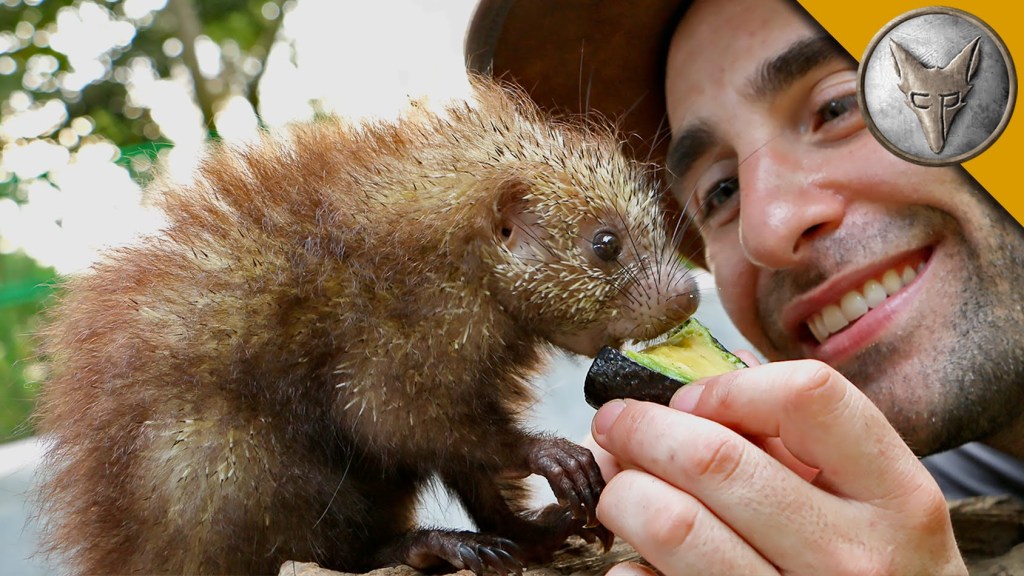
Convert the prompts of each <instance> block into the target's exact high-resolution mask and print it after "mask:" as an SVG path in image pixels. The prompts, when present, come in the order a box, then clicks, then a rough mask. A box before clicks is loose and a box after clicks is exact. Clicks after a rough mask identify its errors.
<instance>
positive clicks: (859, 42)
mask: <svg viewBox="0 0 1024 576" xmlns="http://www.w3.org/2000/svg"><path fill="white" fill-rule="evenodd" d="M800 4H801V5H803V7H804V9H805V10H807V12H808V13H809V14H810V15H811V16H813V17H814V18H815V19H816V20H817V21H818V23H819V24H821V25H822V27H824V28H825V29H826V30H828V32H829V33H830V34H832V36H834V37H835V39H836V40H838V41H839V43H840V44H842V45H843V47H844V48H846V50H847V51H848V52H849V53H850V54H852V55H853V56H854V57H855V58H857V59H858V60H860V59H861V57H863V55H864V51H865V50H867V47H868V44H869V43H870V42H871V39H872V38H874V37H875V34H876V33H878V32H879V31H880V30H881V29H882V28H883V27H885V25H886V24H888V23H889V22H890V21H892V20H893V19H895V18H896V17H898V16H900V15H902V14H904V13H906V12H909V11H911V10H916V9H918V8H927V7H930V6H939V5H941V6H948V7H950V8H957V9H959V10H963V11H964V12H967V13H969V14H973V15H974V16H976V17H978V18H979V19H981V20H982V21H983V22H985V23H986V24H988V25H989V27H990V28H992V29H993V30H995V32H996V34H998V35H999V37H1000V38H1001V39H1002V40H1003V43H1005V44H1006V47H1007V49H1008V50H1009V51H1010V58H1011V59H1012V60H1013V63H1014V68H1015V70H1016V75H1017V85H1018V87H1017V97H1016V101H1015V104H1014V111H1013V116H1012V117H1011V118H1010V122H1009V124H1007V126H1006V129H1005V131H1004V132H1003V134H1002V136H1000V137H999V138H998V139H997V140H996V141H995V143H994V144H992V146H991V147H990V148H989V149H988V150H985V151H984V152H982V153H981V154H979V155H978V156H976V157H975V158H973V159H971V160H968V161H967V162H965V163H964V164H963V166H964V167H965V168H966V169H967V171H968V172H970V173H971V175H972V176H974V178H975V179H976V180H977V181H978V182H979V183H981V185H982V186H984V187H985V189H986V190H988V192H989V193H990V194H991V195H992V196H993V197H994V198H995V199H996V200H998V201H999V202H1000V203H1001V204H1002V205H1003V206H1004V207H1005V208H1006V209H1007V211H1009V212H1010V213H1011V214H1012V215H1013V217H1014V218H1016V219H1017V221H1018V222H1022V223H1024V186H1021V184H1020V180H1021V178H1020V175H1019V174H1020V172H1019V170H1020V167H1019V166H1017V163H1018V162H1021V161H1024V154H1022V152H1024V106H1022V105H1021V89H1020V77H1021V73H1022V70H1021V66H1024V17H1021V14H1020V7H1019V5H1018V4H1017V3H1016V2H1007V1H1006V0H943V1H941V2H940V3H939V2H922V1H920V0H917V1H914V0H886V1H885V2H877V1H874V2H858V3H855V4H851V3H849V2H835V1H834V0H800ZM1013 172H1016V173H1017V178H1016V181H1017V183H1016V184H1014V183H1013V182H1012V181H1011V174H1012V173H1013Z"/></svg>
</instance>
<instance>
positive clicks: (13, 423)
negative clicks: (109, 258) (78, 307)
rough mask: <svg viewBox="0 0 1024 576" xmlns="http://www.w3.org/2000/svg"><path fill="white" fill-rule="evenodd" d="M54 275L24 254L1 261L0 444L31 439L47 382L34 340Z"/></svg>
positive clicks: (3, 255)
mask: <svg viewBox="0 0 1024 576" xmlns="http://www.w3.org/2000/svg"><path fill="white" fill-rule="evenodd" d="M53 282H54V272H53V270H51V269H48V268H42V267H40V266H38V265H37V264H36V263H35V261H33V260H32V259H31V258H29V257H28V256H25V255H24V254H21V253H14V254H2V255H0V441H4V440H13V439H16V438H21V437H24V436H28V435H29V434H31V432H32V428H31V424H30V422H29V421H28V415H29V413H30V412H31V410H32V398H33V397H34V396H35V392H36V390H37V387H38V385H39V381H40V379H41V378H42V376H43V367H42V365H41V364H40V363H39V362H38V361H36V359H35V358H34V352H33V344H34V341H33V338H32V334H33V333H34V332H35V331H36V329H37V328H38V324H39V320H40V316H39V312H40V311H42V309H43V306H44V304H45V302H46V298H47V296H49V294H50V292H51V287H52V285H53Z"/></svg>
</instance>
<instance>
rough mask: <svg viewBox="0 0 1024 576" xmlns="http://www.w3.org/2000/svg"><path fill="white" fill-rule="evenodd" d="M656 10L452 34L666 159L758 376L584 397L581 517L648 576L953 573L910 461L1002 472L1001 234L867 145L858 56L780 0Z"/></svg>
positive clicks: (1017, 241)
mask: <svg viewBox="0 0 1024 576" xmlns="http://www.w3.org/2000/svg"><path fill="white" fill-rule="evenodd" d="M680 4H681V3H680V2H678V1H673V2H652V1H648V2H608V3H605V4H599V3H594V2H582V1H572V0H564V1H562V2H555V3H539V2H537V3H531V2H518V3H516V2H507V1H506V2H496V1H486V0H485V1H484V2H482V4H481V7H480V10H479V11H478V13H477V15H476V18H475V21H474V24H473V27H472V28H471V30H470V34H469V37H468V42H467V54H468V55H469V58H470V64H471V67H475V68H477V69H490V71H492V72H493V73H494V74H495V75H500V76H503V77H508V78H511V79H514V80H517V81H519V82H520V83H521V84H522V85H523V86H525V87H526V88H527V89H529V90H531V92H532V94H533V95H534V98H535V99H536V100H538V102H539V103H541V104H542V105H545V106H551V107H553V108H557V109H560V110H569V111H579V110H581V109H582V110H583V111H588V110H589V111H596V112H599V113H601V114H603V115H605V116H610V117H612V118H617V119H619V122H620V125H621V126H623V127H624V128H625V129H627V130H631V131H635V132H637V133H638V134H639V135H640V136H641V137H642V138H643V140H642V141H643V142H644V143H646V147H644V146H636V145H635V142H636V141H634V147H635V148H636V149H637V150H638V153H639V154H640V155H645V154H646V151H647V150H652V149H653V150H654V155H655V156H656V157H659V158H663V159H664V162H665V165H666V167H667V172H668V173H669V174H670V179H671V181H672V188H671V189H672V194H673V196H674V198H675V199H676V200H677V201H678V203H679V204H680V206H682V207H683V208H684V209H685V211H686V213H687V215H688V216H690V217H691V218H692V224H693V226H692V227H691V230H692V231H699V235H700V239H701V240H702V242H703V247H704V250H703V252H702V253H700V254H698V255H697V260H698V261H700V262H704V263H706V265H707V267H708V269H709V270H710V271H711V272H712V273H713V274H714V276H715V278H716V280H717V284H718V286H719V289H720V291H721V299H722V302H723V304H724V305H725V307H726V310H727V311H728V312H729V314H730V316H731V318H732V319H733V321H734V322H735V323H736V325H737V327H738V328H739V329H740V330H741V332H742V333H743V334H744V335H745V336H746V337H747V338H748V339H749V340H750V341H751V342H752V343H753V344H754V345H755V346H757V347H758V349H759V350H760V351H761V352H762V353H763V354H764V355H765V356H766V357H767V358H768V359H770V360H772V361H773V362H771V363H769V364H765V365H762V366H756V367H753V368H751V369H748V370H742V371H739V372H734V373H731V374H728V375H725V376H721V377H717V378H712V379H707V380H705V381H703V382H701V383H699V384H697V385H692V386H687V387H685V388H683V389H682V390H681V391H680V392H678V393H677V394H676V397H675V398H674V399H673V402H672V405H671V407H669V408H665V407H662V406H656V405H652V404H647V403H641V402H633V401H627V402H612V403H609V404H608V405H606V406H605V407H604V408H602V409H601V410H600V411H599V412H598V414H597V416H596V417H595V421H594V437H595V439H596V440H597V442H598V444H599V445H600V447H601V448H603V449H604V450H605V451H607V452H606V453H603V454H601V457H602V459H603V463H604V471H605V473H606V475H608V476H610V477H612V476H613V477H612V478H611V480H610V482H609V485H608V487H607V489H606V491H605V493H604V494H603V496H602V498H601V505H600V508H599V515H600V518H601V520H602V521H603V522H604V523H605V524H606V525H607V526H608V527H609V528H611V529H612V530H613V531H614V532H615V533H616V534H618V535H619V536H621V537H623V538H625V539H626V540H628V541H629V542H630V543H632V544H633V545H634V546H635V547H636V548H637V549H638V550H639V551H640V552H641V553H642V554H643V555H644V556H645V557H646V558H647V559H648V560H650V561H651V562H652V563H653V564H654V565H655V566H656V567H658V568H659V569H660V570H661V571H662V572H663V573H665V574H669V575H678V574H780V573H785V574H821V573H829V574H963V573H965V572H966V569H965V566H964V563H963V560H962V559H961V558H960V556H959V553H958V551H957V549H956V543H955V540H954V538H953V535H952V530H951V528H950V520H949V516H948V512H947V509H946V506H945V503H944V501H943V497H942V492H941V491H940V489H939V487H938V485H937V483H936V481H935V479H934V478H933V477H932V476H931V475H929V473H928V471H927V470H926V468H925V467H924V466H923V465H922V463H921V462H920V461H919V460H918V458H917V457H918V456H924V455H928V454H933V453H936V452H939V451H942V450H946V449H950V448H954V447H957V446H960V445H963V444H965V443H968V442H975V441H980V442H983V443H984V444H980V445H979V446H987V447H988V448H984V449H985V450H988V449H998V451H999V452H997V454H1005V455H1008V456H998V457H999V458H1002V459H1003V460H1002V462H1009V463H1011V464H1010V465H1009V466H1010V468H1011V471H1010V472H1009V474H1011V475H1012V474H1020V473H1021V471H1020V467H1019V466H1020V465H1019V462H1018V461H1017V460H1015V459H1014V458H1013V457H1014V456H1015V457H1017V458H1020V457H1021V456H1024V411H1021V410H1020V406H1021V405H1022V400H1024V331H1022V330H1021V328H1020V326H1022V325H1024V307H1022V306H1021V305H1020V300H1019V296H1020V295H1021V294H1024V260H1022V258H1024V234H1022V229H1021V227H1020V225H1019V224H1018V223H1016V222H1015V221H1014V220H1013V219H1012V218H1011V217H1010V216H1009V215H1008V214H1007V213H1006V212H1005V211H1004V210H1003V209H1002V208H1001V207H1000V206H999V205H998V204H997V203H996V202H994V201H993V200H992V199H991V198H990V197H989V196H988V194H986V193H985V192H984V191H983V190H981V189H980V188H979V187H978V186H977V185H976V184H975V183H974V182H973V180H971V179H970V178H969V177H968V176H967V175H966V174H965V173H964V172H963V171H961V170H960V169H958V168H930V167H922V166H918V165H914V164H910V163H907V162H905V161H902V160H900V159H898V158H897V157H895V156H894V155H892V154H891V153H889V152H888V151H887V150H886V149H885V148H883V147H882V145H881V144H879V143H878V142H877V141H876V140H875V139H874V138H873V137H872V136H871V134H870V133H869V131H868V130H867V129H866V128H865V124H864V121H863V118H862V116H861V114H860V111H859V110H858V108H857V97H856V82H857V79H856V77H857V65H856V62H855V61H854V60H853V59H851V58H850V57H849V55H847V54H846V53H845V52H844V51H843V50H842V49H841V48H840V47H839V46H838V45H837V44H835V42H834V41H833V40H832V39H831V38H830V37H829V36H828V35H827V34H826V33H825V32H823V31H822V30H821V29H820V28H819V27H818V26H817V25H816V24H815V23H814V22H813V21H811V20H809V19H808V18H807V17H806V15H805V14H804V13H803V12H802V10H800V8H799V7H798V6H797V5H795V4H793V3H790V2H787V1H786V0H696V1H695V2H693V3H692V5H690V4H687V3H682V5H680ZM531 10H537V13H532V14H531ZM545 10H547V16H545V14H544V11H545ZM663 33H664V36H665V38H666V40H665V41H664V42H661V43H659V42H658V41H657V40H658V38H661V37H662V36H663ZM645 38H648V39H653V40H650V41H647V40H644V39H645ZM602 63H606V64H607V66H604V65H602ZM662 90H663V92H661V91H662ZM651 108H658V109H659V110H660V111H659V112H658V115H657V117H656V118H655V117H652V116H651V115H650V109H651ZM665 112H667V115H666V114H665ZM652 118H655V119H656V120H662V119H664V120H665V122H664V126H667V127H668V129H669V130H670V132H671V134H670V135H669V136H668V137H667V138H665V137H664V134H663V133H660V132H658V129H659V126H658V125H657V123H656V122H655V121H654V120H653V119H652ZM938 468H939V469H940V470H939V472H938V473H939V475H940V476H941V475H942V474H946V475H947V476H948V477H950V478H953V479H954V480H955V478H954V477H955V474H950V471H949V468H948V465H939V466H938ZM1016 482H1017V485H1018V486H1019V485H1020V479H1019V478H1017V479H1016ZM1011 483H1012V482H1011ZM629 569H634V570H635V569H637V568H629Z"/></svg>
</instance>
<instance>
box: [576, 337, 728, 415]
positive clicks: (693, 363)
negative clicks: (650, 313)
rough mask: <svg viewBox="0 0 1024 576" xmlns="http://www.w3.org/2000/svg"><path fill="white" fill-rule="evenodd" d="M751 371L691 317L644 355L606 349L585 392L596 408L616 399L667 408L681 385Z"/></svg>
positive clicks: (596, 361) (590, 374)
mask: <svg viewBox="0 0 1024 576" xmlns="http://www.w3.org/2000/svg"><path fill="white" fill-rule="evenodd" d="M746 366H747V365H746V364H745V363H744V362H743V361H742V360H740V359H739V358H737V357H736V356H735V355H733V354H732V353H730V352H729V351H728V350H726V349H725V347H724V346H722V344H721V343H720V342H719V341H718V340H715V338H714V336H712V335H711V332H710V331H708V329H707V328H706V327H705V326H704V325H703V324H701V323H700V322H698V321H697V319H695V318H690V319H689V320H687V321H686V322H684V323H683V324H681V325H679V326H677V327H676V328H673V329H672V330H671V331H670V332H669V333H668V336H667V338H666V339H665V341H664V342H660V343H658V344H654V345H652V346H648V347H647V348H644V349H643V350H640V351H633V350H627V351H625V352H620V351H619V350H616V349H615V348H611V347H608V346H606V347H604V348H602V349H601V351H600V352H599V353H598V354H597V356H596V357H595V358H594V362H593V363H592V364H591V365H590V370H589V371H588V372H587V378H586V380H585V382H584V385H583V392H584V395H585V397H586V399H587V403H589V404H590V405H591V406H593V407H595V408H600V407H601V405H603V404H604V403H605V402H607V401H609V400H612V399H615V398H634V399H637V400H646V401H648V402H657V403H658V404H665V405H667V404H668V402H669V400H671V399H672V395H673V394H674V393H675V391H676V390H678V389H679V387H680V386H684V385H686V384H689V383H690V382H693V381H694V380H697V379H700V378H705V377H707V376H715V375H717V374H722V373H725V372H729V371H731V370H737V369H739V368H745V367H746Z"/></svg>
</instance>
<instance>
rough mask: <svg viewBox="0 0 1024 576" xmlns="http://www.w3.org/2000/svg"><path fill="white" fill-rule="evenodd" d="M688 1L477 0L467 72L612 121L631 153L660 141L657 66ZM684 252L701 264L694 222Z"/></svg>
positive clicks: (560, 110)
mask: <svg viewBox="0 0 1024 576" xmlns="http://www.w3.org/2000/svg"><path fill="white" fill-rule="evenodd" d="M688 4H689V0H610V1H607V0H606V1H597V0H558V1H556V2H549V1H540V0H519V1H516V0H481V1H480V3H479V4H478V5H477V7H476V11H475V12H474V14H473V18H472V20H471V22H470V26H469V29H468V31H467V33H466V40H465V57H466V65H467V67H468V69H469V70H471V71H474V72H478V73H482V74H486V75H490V76H492V77H494V78H497V79H500V80H505V81H510V82H513V83H515V84H516V85H518V86H520V87H521V88H522V89H524V90H525V91H526V92H527V93H528V94H529V95H530V97H531V98H532V99H533V100H534V101H535V102H536V103H537V105H538V106H540V107H541V108H542V109H544V110H545V111H547V112H548V113H552V114H555V115H559V116H577V115H583V116H589V117H593V116H595V115H596V116H600V117H604V118H606V119H607V120H609V121H611V122H612V123H613V124H614V125H615V126H616V127H617V128H618V130H619V132H620V134H621V135H622V137H623V141H624V142H625V144H626V150H627V153H629V154H631V155H633V157H635V158H637V159H638V160H643V161H648V160H649V161H661V160H662V159H663V158H664V154H665V150H666V148H667V146H668V141H669V126H668V124H667V120H666V118H665V96H664V70H665V55H666V52H667V49H668V43H669V40H670V39H671V35H672V32H673V30H674V29H675V26H676V24H677V22H678V19H679V18H680V17H681V15H682V13H683V11H684V10H685V9H686V7H687V5H688ZM686 236H687V237H686V238H685V239H684V241H683V244H682V245H681V246H683V247H684V248H685V252H686V256H687V257H689V258H690V259H691V260H693V261H694V263H695V264H697V265H700V266H705V262H704V253H703V246H702V243H701V241H700V238H699V235H698V234H697V232H696V230H689V231H687V235H686Z"/></svg>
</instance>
